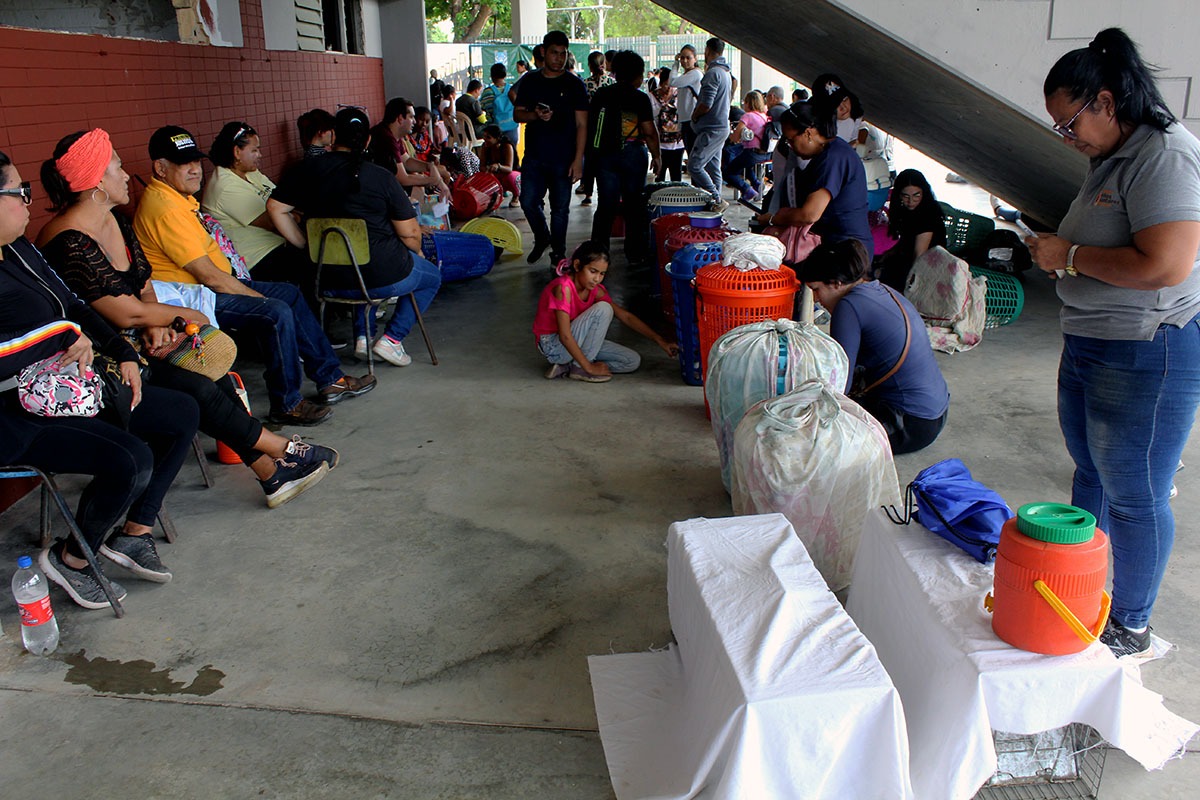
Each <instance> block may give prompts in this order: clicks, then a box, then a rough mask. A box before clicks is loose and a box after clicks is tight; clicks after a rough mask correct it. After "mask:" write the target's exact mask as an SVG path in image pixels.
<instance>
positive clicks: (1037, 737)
mask: <svg viewBox="0 0 1200 800" xmlns="http://www.w3.org/2000/svg"><path fill="white" fill-rule="evenodd" d="M993 739H994V740H995V745H996V773H995V774H994V775H992V777H991V778H989V779H988V781H987V783H985V784H984V785H983V787H982V788H980V790H979V791H978V792H977V793H976V795H975V798H974V800H1095V799H1096V797H1097V796H1098V795H1099V793H1100V778H1101V777H1102V776H1103V774H1104V759H1105V757H1106V756H1107V754H1108V744H1107V743H1106V742H1105V741H1104V739H1103V738H1101V736H1100V734H1099V733H1097V732H1096V730H1095V729H1094V728H1092V727H1091V726H1090V725H1084V724H1083V723H1080V722H1073V723H1071V724H1070V725H1067V726H1065V727H1062V728H1054V729H1052V730H1048V731H1042V732H1041V733H1035V734H1032V735H1023V734H1015V733H1003V732H1001V731H993Z"/></svg>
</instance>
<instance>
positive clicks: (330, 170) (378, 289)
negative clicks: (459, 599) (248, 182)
mask: <svg viewBox="0 0 1200 800" xmlns="http://www.w3.org/2000/svg"><path fill="white" fill-rule="evenodd" d="M369 130H370V120H368V118H367V113H366V112H365V111H363V110H362V109H360V108H343V109H342V110H341V111H339V112H338V113H337V115H336V117H335V123H334V145H333V152H331V153H327V154H326V155H324V156H322V157H321V158H314V159H311V160H309V161H305V162H303V163H301V164H298V165H297V166H296V167H295V168H294V169H292V170H290V171H289V172H288V173H287V174H286V175H284V177H283V180H282V181H280V183H279V187H278V188H277V189H276V190H275V191H274V192H273V193H272V194H271V199H270V200H268V201H267V212H268V213H269V214H270V215H271V219H272V220H273V221H274V222H275V226H276V227H277V228H278V229H279V231H280V232H281V233H282V234H283V235H284V237H285V238H287V240H288V241H289V242H291V243H292V244H294V245H295V246H296V247H305V246H307V243H306V240H305V235H304V231H303V230H302V229H301V228H300V225H299V224H298V223H297V222H296V219H295V217H293V216H292V212H293V211H299V212H300V213H302V214H303V215H304V216H305V217H354V218H358V219H362V220H364V221H365V222H366V224H367V241H368V243H369V245H370V248H371V260H370V261H369V262H368V263H366V264H364V265H362V275H363V280H364V281H365V283H366V285H367V292H368V294H369V295H370V296H371V297H373V298H384V297H397V296H399V297H403V296H404V295H407V294H412V295H413V296H414V297H416V300H417V305H418V306H419V308H420V309H421V312H422V313H424V311H425V309H427V308H428V307H429V304H430V303H432V302H433V298H434V297H435V296H436V295H437V291H438V289H439V288H440V287H441V285H442V273H441V270H439V269H438V268H437V267H436V266H435V265H434V264H431V263H430V262H428V261H426V260H425V258H424V257H422V256H421V228H420V225H419V224H418V222H417V212H416V210H415V209H414V208H413V205H412V203H411V202H410V201H409V199H408V195H406V194H405V193H404V190H403V189H402V188H400V184H399V183H397V182H396V178H395V176H394V175H393V174H392V173H390V172H388V171H387V170H386V169H384V168H383V167H381V166H379V165H378V164H372V163H370V162H368V161H364V160H363V151H364V150H365V149H366V147H367V144H368V142H369V139H370V135H369V133H368V131H369ZM321 281H322V287H321V289H322V291H326V290H327V287H328V288H329V289H330V290H332V291H333V292H337V293H338V294H340V295H341V296H344V297H362V294H361V292H360V290H359V285H358V280H357V278H356V277H355V276H354V274H353V272H351V271H350V270H349V268H332V269H330V270H329V273H328V279H327V278H326V276H325V275H322V276H321ZM364 316H365V317H366V318H367V321H364V319H363V317H364ZM416 321H417V316H416V313H415V312H414V311H413V309H412V305H411V304H410V303H408V302H400V303H397V304H396V310H395V312H394V313H393V314H392V318H391V320H390V321H389V322H388V325H387V330H386V331H385V332H384V334H383V335H382V336H380V337H379V340H378V341H376V342H375V344H374V345H373V350H374V353H375V355H377V356H378V357H380V358H382V359H383V360H384V361H387V362H389V363H391V364H395V365H396V366H398V367H406V366H408V365H409V364H411V363H412V357H411V356H409V355H408V353H406V352H405V351H404V345H403V340H404V337H405V336H407V335H408V332H409V331H410V330H412V326H413V324H414V323H415V322H416ZM374 335H375V315H374V314H369V313H368V314H357V313H356V314H355V315H354V337H355V340H354V352H355V355H357V356H359V357H360V358H366V356H367V346H368V338H369V337H373V336H374Z"/></svg>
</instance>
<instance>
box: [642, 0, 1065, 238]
mask: <svg viewBox="0 0 1200 800" xmlns="http://www.w3.org/2000/svg"><path fill="white" fill-rule="evenodd" d="M656 2H657V3H658V4H659V5H661V6H663V7H664V8H667V9H670V10H671V11H672V12H674V13H676V14H678V15H679V16H681V17H683V18H685V19H688V20H690V21H692V22H694V23H695V24H696V25H699V26H700V27H701V28H703V29H704V30H708V31H711V32H712V33H713V35H715V36H719V37H721V38H722V39H724V40H725V41H727V42H729V43H731V44H733V45H734V46H736V47H738V48H740V49H741V50H742V51H743V52H746V53H749V54H751V55H753V56H755V57H756V58H758V59H759V60H760V61H762V62H764V63H766V64H769V65H770V66H772V67H774V68H776V69H778V70H781V71H782V72H784V73H786V74H788V75H791V76H793V77H794V78H795V79H796V80H797V81H799V82H801V83H805V84H807V83H809V82H811V81H812V79H813V78H815V77H816V76H817V75H819V74H821V73H822V72H833V73H836V74H837V75H838V76H839V77H841V78H842V80H843V81H845V82H846V84H847V85H848V86H849V87H850V88H851V89H852V90H853V91H854V92H855V93H856V94H857V95H858V96H859V98H860V99H861V100H862V103H863V106H864V107H865V108H866V109H867V118H868V119H869V120H871V121H872V122H874V123H875V124H876V125H878V126H879V127H881V128H883V129H885V130H887V131H889V132H890V133H892V134H894V135H895V136H897V137H899V138H900V139H903V140H904V141H906V142H908V143H909V144H911V145H912V146H913V147H916V148H917V149H919V150H921V151H923V152H925V153H927V154H929V155H930V156H932V157H933V158H936V159H937V160H938V161H940V162H942V163H944V164H946V165H947V166H949V167H951V168H952V169H953V170H954V171H956V172H958V173H959V174H960V175H962V176H963V177H965V178H967V179H968V180H970V181H972V182H974V183H977V184H979V185H980V186H983V187H984V188H986V189H987V190H988V191H990V192H992V193H993V194H996V195H999V196H1000V197H1003V198H1005V199H1006V200H1008V201H1009V202H1011V203H1013V204H1014V205H1015V206H1016V207H1017V208H1019V209H1021V210H1022V212H1023V213H1025V214H1026V215H1028V216H1030V217H1032V218H1033V219H1035V220H1037V221H1039V222H1041V223H1042V224H1044V225H1046V226H1048V227H1050V228H1053V227H1055V226H1056V225H1057V224H1058V221H1059V220H1060V219H1062V216H1063V215H1064V214H1065V213H1066V210H1067V207H1068V206H1069V205H1070V203H1071V200H1072V199H1073V198H1074V196H1075V193H1076V192H1077V191H1078V189H1079V185H1080V183H1081V182H1082V180H1083V176H1084V173H1085V171H1086V169H1087V160H1086V159H1085V158H1084V157H1083V156H1081V155H1079V154H1078V153H1076V152H1075V151H1073V150H1071V149H1069V148H1067V147H1065V146H1064V145H1063V144H1062V139H1061V138H1060V137H1058V136H1055V135H1054V133H1053V132H1052V131H1051V130H1050V127H1049V121H1048V120H1035V119H1032V118H1031V117H1030V116H1029V115H1028V114H1026V113H1025V112H1024V111H1022V110H1020V109H1018V108H1016V107H1014V106H1013V105H1012V104H1010V103H1008V102H1007V101H1005V100H1004V99H1003V98H1002V97H999V96H997V95H995V94H994V93H991V92H989V91H987V90H985V89H983V88H981V87H980V86H978V85H977V84H975V83H973V82H971V81H968V80H966V79H964V78H962V77H961V76H959V75H956V74H954V73H953V72H952V71H950V70H949V69H947V68H946V67H945V66H944V65H942V64H939V63H937V62H936V61H934V60H932V59H930V58H928V57H927V56H925V55H923V54H921V53H918V52H915V51H914V50H913V49H912V48H910V47H908V46H906V45H905V44H904V42H901V41H898V40H897V39H895V38H893V37H892V36H891V35H889V34H888V32H887V31H885V30H883V29H881V28H879V27H877V26H876V25H874V24H872V23H871V22H869V21H867V20H864V19H862V18H860V17H857V16H855V15H853V14H851V13H849V12H847V11H846V10H844V9H842V8H839V7H837V6H835V5H833V4H831V3H827V2H820V1H819V0H782V2H780V1H779V0H776V2H768V1H767V0H739V1H738V2H737V3H736V4H731V3H729V2H728V0H725V1H722V0H656ZM998 35H1002V32H998ZM698 44H699V43H698ZM755 88H766V87H755ZM740 90H741V87H739V93H740ZM927 177H928V178H930V179H931V180H936V179H937V178H938V177H939V176H933V175H930V176H927Z"/></svg>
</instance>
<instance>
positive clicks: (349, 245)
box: [307, 217, 438, 375]
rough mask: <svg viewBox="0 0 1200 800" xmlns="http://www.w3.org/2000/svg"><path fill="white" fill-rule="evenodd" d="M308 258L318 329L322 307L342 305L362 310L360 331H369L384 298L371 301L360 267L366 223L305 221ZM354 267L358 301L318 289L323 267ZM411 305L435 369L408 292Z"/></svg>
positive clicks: (371, 361)
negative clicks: (313, 273)
mask: <svg viewBox="0 0 1200 800" xmlns="http://www.w3.org/2000/svg"><path fill="white" fill-rule="evenodd" d="M307 231H308V257H309V258H311V259H312V261H313V263H315V264H316V265H317V280H316V283H317V287H316V292H317V302H318V303H319V304H320V307H319V311H320V315H321V327H322V328H324V327H325V304H326V303H340V304H342V305H350V306H361V307H362V313H363V330H370V329H371V326H370V318H369V317H368V316H367V315H368V314H374V313H375V310H376V309H377V308H378V307H379V306H381V305H382V304H384V303H386V302H387V300H388V298H386V297H379V298H375V297H371V296H370V294H369V293H368V291H367V284H366V282H365V281H364V280H363V276H362V265H363V264H369V263H370V261H371V245H370V242H369V241H368V240H367V223H366V222H365V221H363V220H361V219H351V218H349V217H345V218H343V217H314V218H312V219H309V220H308V221H307ZM326 265H330V266H339V267H353V268H354V277H355V279H356V280H357V281H358V288H359V291H360V292H361V293H362V296H361V297H333V296H331V295H329V294H327V293H326V292H325V291H323V290H322V288H321V271H322V269H323V268H324V267H325V266H326ZM408 299H409V301H410V302H411V303H412V307H413V313H414V314H415V315H416V317H417V326H418V327H419V328H420V329H421V336H422V337H423V338H424V339H425V347H426V348H428V350H429V358H430V360H431V361H433V364H434V366H437V363H438V358H437V354H436V353H434V351H433V342H431V341H430V340H429V332H428V331H426V330H425V320H424V319H422V318H421V309H420V307H419V306H418V305H417V298H416V296H415V295H413V294H412V293H411V292H410V293H409V295H408ZM371 344H372V343H371V342H368V343H367V372H369V373H371V374H372V375H374V374H375V354H374V353H373V352H372V347H371Z"/></svg>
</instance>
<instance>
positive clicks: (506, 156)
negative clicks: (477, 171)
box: [479, 125, 521, 208]
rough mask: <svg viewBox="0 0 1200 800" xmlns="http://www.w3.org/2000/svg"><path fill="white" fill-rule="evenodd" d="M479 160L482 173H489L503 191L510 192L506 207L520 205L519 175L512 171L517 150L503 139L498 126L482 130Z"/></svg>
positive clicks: (514, 170) (490, 126)
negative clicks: (481, 147) (481, 148)
mask: <svg viewBox="0 0 1200 800" xmlns="http://www.w3.org/2000/svg"><path fill="white" fill-rule="evenodd" d="M480 155H481V156H482V157H481V158H480V159H479V160H480V161H481V162H482V163H483V171H484V172H490V173H492V174H493V175H495V176H496V178H497V180H499V181H500V185H501V186H503V187H504V191H506V192H512V200H510V201H509V203H508V207H509V208H513V207H515V206H519V205H520V204H521V173H520V172H519V171H518V170H516V169H514V167H515V166H516V157H517V150H516V148H515V147H513V146H512V142H510V141H508V139H505V138H504V132H503V131H501V130H500V126H499V125H488V126H487V127H486V128H484V129H483V152H482V153H480Z"/></svg>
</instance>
